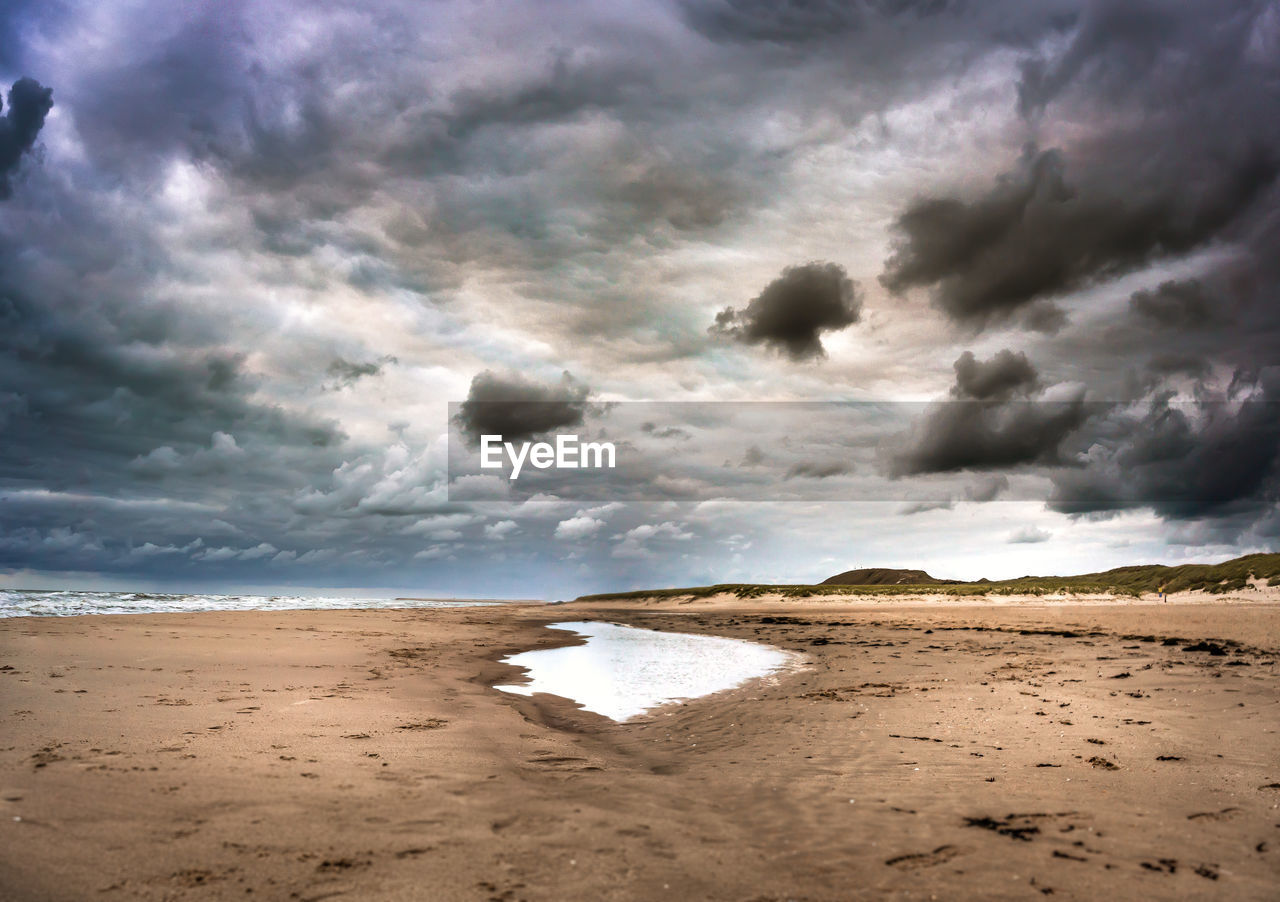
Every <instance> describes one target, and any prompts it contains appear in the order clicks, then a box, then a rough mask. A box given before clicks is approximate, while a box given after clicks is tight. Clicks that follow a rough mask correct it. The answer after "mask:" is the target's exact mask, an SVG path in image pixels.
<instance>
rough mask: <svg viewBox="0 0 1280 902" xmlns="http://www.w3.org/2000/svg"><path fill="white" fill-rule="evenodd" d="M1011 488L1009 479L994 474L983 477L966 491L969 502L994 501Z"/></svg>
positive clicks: (966, 498)
mask: <svg viewBox="0 0 1280 902" xmlns="http://www.w3.org/2000/svg"><path fill="white" fill-rule="evenodd" d="M1008 488H1009V477H1007V476H1004V475H1002V474H999V473H997V474H994V475H988V476H984V477H981V478H980V479H978V480H977V481H975V482H974V483H973V485H971V486H969V487H968V488H966V489H965V490H964V497H965V500H967V501H979V502H981V501H994V500H996V498H997V497H999V495H1000V493H1001V492H1003V491H1005V490H1006V489H1008Z"/></svg>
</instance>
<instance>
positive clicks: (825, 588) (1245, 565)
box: [578, 554, 1280, 601]
mask: <svg viewBox="0 0 1280 902" xmlns="http://www.w3.org/2000/svg"><path fill="white" fill-rule="evenodd" d="M1250 580H1259V581H1261V582H1262V583H1264V584H1266V585H1268V586H1280V554H1249V555H1245V556H1244V557H1239V558H1235V559H1233V560H1230V561H1224V562H1223V563H1221V564H1183V565H1181V566H1177V567H1167V566H1164V565H1161V564H1149V565H1145V566H1137V567H1117V568H1115V569H1114V570H1106V571H1103V572H1102V573H1086V574H1082V575H1080V576H1023V577H1019V578H1018V579H1006V580H998V581H995V582H987V581H985V580H984V581H979V582H968V583H966V582H942V581H938V582H921V583H909V584H893V585H852V586H842V585H830V584H821V585H812V586H805V585H768V584H752V583H719V584H717V585H714V586H693V587H688V588H678V589H643V590H638V591H634V592H606V593H603V594H599V595H583V596H581V597H580V598H579V599H578V601H625V600H628V599H638V598H674V597H691V598H709V597H710V596H712V595H720V594H728V595H735V596H737V597H738V598H756V597H759V596H761V595H781V596H782V597H783V598H809V597H815V596H822V595H923V594H928V595H951V596H956V597H965V596H974V595H1127V596H1132V597H1135V598H1136V597H1138V596H1140V595H1143V594H1145V593H1148V592H1186V591H1202V592H1213V593H1222V592H1235V591H1239V590H1241V589H1243V588H1245V587H1246V586H1248V585H1249V583H1250Z"/></svg>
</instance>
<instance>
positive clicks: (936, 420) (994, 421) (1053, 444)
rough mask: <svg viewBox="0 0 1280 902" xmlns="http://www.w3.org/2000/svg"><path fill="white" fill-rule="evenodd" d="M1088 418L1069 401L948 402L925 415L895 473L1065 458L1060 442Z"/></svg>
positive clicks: (1005, 465) (1054, 461)
mask: <svg viewBox="0 0 1280 902" xmlns="http://www.w3.org/2000/svg"><path fill="white" fill-rule="evenodd" d="M1088 417H1089V411H1088V409H1087V406H1086V405H1085V403H1084V400H1083V397H1077V398H1075V399H1072V400H1069V401H1009V402H1005V403H994V402H982V401H949V402H946V403H943V404H941V405H939V406H938V407H936V408H935V409H934V410H933V411H932V412H931V413H930V414H929V415H927V416H926V417H925V418H924V420H923V421H922V423H921V424H920V426H919V427H918V428H917V429H916V431H915V432H914V433H913V435H912V436H911V437H910V440H909V442H908V445H907V447H906V448H905V449H904V450H902V451H900V452H899V453H897V454H896V455H895V456H894V458H893V461H892V465H891V467H890V473H891V474H892V475H893V476H895V477H901V476H914V475H921V474H925V473H949V472H956V471H959V470H984V469H1004V468H1013V467H1018V466H1022V465H1026V464H1043V465H1053V464H1061V463H1063V462H1064V461H1063V456H1062V454H1061V452H1060V449H1061V447H1062V444H1063V442H1064V441H1065V440H1066V439H1067V437H1068V436H1070V435H1072V434H1073V433H1074V432H1076V431H1077V430H1078V429H1079V428H1080V427H1081V426H1082V425H1083V424H1084V422H1085V420H1087V419H1088Z"/></svg>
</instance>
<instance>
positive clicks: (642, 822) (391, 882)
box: [0, 600, 1280, 902]
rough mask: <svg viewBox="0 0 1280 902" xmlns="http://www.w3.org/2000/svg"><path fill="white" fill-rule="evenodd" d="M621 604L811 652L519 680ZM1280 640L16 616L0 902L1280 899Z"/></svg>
mask: <svg viewBox="0 0 1280 902" xmlns="http://www.w3.org/2000/svg"><path fill="white" fill-rule="evenodd" d="M1201 601H1202V600H1201ZM592 618H595V619H607V620H612V621H614V622H622V623H631V624H634V625H637V626H647V627H653V628H658V629H673V630H682V631H687V632H698V633H714V634H718V635H726V636H736V637H742V638H749V639H756V640H759V641H763V642H769V643H772V644H775V645H778V646H780V647H783V648H787V649H792V650H795V651H799V652H802V653H803V655H804V656H805V658H806V660H807V665H806V666H805V667H804V669H801V670H798V671H795V672H791V673H786V674H782V675H779V676H778V677H776V678H772V679H767V680H762V681H757V682H755V683H754V684H751V685H748V686H747V687H744V688H742V689H739V690H734V691H731V692H728V693H722V694H720V695H718V696H714V697H711V698H708V699H703V700H699V701H694V702H690V703H688V704H685V705H679V706H673V707H671V708H668V709H664V710H662V711H659V712H655V713H654V714H652V715H650V716H645V717H643V718H640V719H639V720H638V721H636V722H632V723H628V724H623V725H618V724H613V723H611V722H609V721H607V720H605V719H603V718H600V717H598V716H595V715H591V714H587V713H584V712H581V711H579V710H578V709H576V708H575V707H574V706H572V705H571V704H568V703H566V702H563V701H559V700H556V699H553V698H550V697H547V696H539V697H536V698H535V699H525V698H521V697H517V696H511V695H506V694H502V693H498V692H496V691H494V690H492V689H491V688H490V686H491V685H492V684H493V683H494V682H505V681H510V680H512V679H513V678H514V677H516V675H517V673H518V672H517V671H515V670H514V669H513V668H510V667H507V666H505V665H501V664H499V663H497V660H498V658H500V657H501V656H502V655H504V654H507V653H510V652H515V651H522V650H525V649H528V648H531V647H535V646H546V647H550V646H552V645H556V644H565V643H566V642H568V641H572V640H571V639H570V638H569V637H568V636H567V635H566V634H564V633H557V632H555V631H549V630H544V629H542V628H541V625H542V624H544V623H548V622H554V621H557V620H573V619H592ZM1278 648H1280V606H1277V605H1275V604H1273V603H1267V602H1260V601H1252V602H1248V603H1222V602H1215V603H1212V604H1206V603H1200V602H1196V601H1185V600H1184V601H1183V603H1180V604H1169V605H1152V604H1134V605H1129V604H1124V605H1117V604H1065V603H1062V604H1053V603H1050V604H1043V603H1036V604H1030V603H1026V602H1024V603H1020V604H1009V603H1004V604H982V603H973V602H963V603H959V602H947V603H933V604H925V603H914V602H912V601H902V600H899V601H895V602H893V603H876V602H874V601H871V602H851V601H841V602H831V601H823V602H814V603H804V602H789V603H777V602H772V603H771V602H767V601H765V602H732V601H725V600H721V601H704V602H700V603H697V604H681V603H680V601H679V600H673V601H668V602H664V603H663V604H656V605H650V606H646V605H643V604H632V605H615V606H613V607H610V606H607V605H586V604H581V603H575V604H571V605H566V606H556V607H550V608H548V607H537V606H532V605H522V606H512V607H509V608H473V609H437V610H416V611H400V610H396V611H344V612H334V611H324V612H311V611H304V612H280V613H239V614H233V613H206V614H181V615H177V614H173V615H140V616H107V617H77V618H66V619H30V618H24V619H12V620H6V621H0V687H2V689H0V691H2V692H3V696H2V700H0V715H2V716H3V718H4V721H3V722H4V731H3V737H2V738H0V798H2V799H3V801H2V802H0V812H2V820H0V898H3V899H5V900H46V899H47V900H86V899H94V900H103V902H113V900H125V899H157V900H158V899H192V900H205V899H209V900H213V899H268V900H275V899H279V900H321V899H352V900H364V899H372V900H381V899H413V900H417V899H468V900H470V899H481V900H483V899H496V900H515V899H536V900H553V899H657V898H673V899H685V898H688V899H703V898H706V899H725V900H761V902H762V900H770V899H778V900H781V899H809V900H837V899H859V898H868V899H880V898H901V899H930V898H937V899H948V900H950V899H1033V898H1041V897H1042V895H1052V896H1053V897H1054V898H1066V899H1097V898H1102V897H1110V898H1113V899H1156V898H1158V899H1180V898H1186V899H1207V898H1223V899H1275V898H1277V895H1278V890H1277V887H1280V807H1278V805H1280V734H1278V732H1277V731H1278V730H1280V695H1278V694H1277V689H1280V674H1278V673H1277V670H1280V664H1277V660H1278V657H1277V649H1278Z"/></svg>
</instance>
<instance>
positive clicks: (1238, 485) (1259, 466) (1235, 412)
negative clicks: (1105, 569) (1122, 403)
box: [1051, 367, 1280, 520]
mask: <svg viewBox="0 0 1280 902" xmlns="http://www.w3.org/2000/svg"><path fill="white" fill-rule="evenodd" d="M1095 432H1096V435H1094V436H1093V444H1094V446H1095V447H1094V449H1093V451H1092V452H1091V455H1090V457H1091V459H1090V464H1089V466H1088V467H1085V468H1082V469H1078V470H1074V471H1064V472H1061V473H1057V474H1055V475H1054V477H1053V481H1054V492H1053V495H1052V497H1051V507H1052V508H1053V509H1055V510H1059V511H1062V512H1065V513H1073V514H1082V513H1093V512H1097V511H1109V510H1114V509H1117V508H1120V507H1148V508H1150V509H1152V510H1154V511H1156V512H1157V513H1158V514H1160V515H1161V516H1163V517H1165V518H1167V519H1175V520H1181V519H1194V518H1201V517H1206V516H1223V517H1228V518H1229V517H1238V516H1240V515H1241V514H1242V513H1243V514H1245V515H1248V514H1250V512H1252V516H1253V517H1254V518H1256V517H1258V516H1260V515H1262V514H1263V513H1265V512H1267V511H1269V510H1273V509H1274V505H1275V504H1276V503H1277V502H1280V367H1268V368H1266V369H1264V370H1263V371H1262V372H1261V373H1260V374H1259V378H1258V380H1257V381H1256V382H1255V383H1254V384H1253V385H1252V386H1251V390H1250V392H1249V394H1248V397H1247V398H1246V399H1245V400H1243V401H1241V402H1237V403H1232V402H1226V401H1220V400H1219V401H1203V402H1196V403H1182V404H1180V403H1177V402H1174V401H1171V400H1170V399H1169V398H1168V397H1167V396H1166V397H1163V398H1157V399H1156V401H1155V402H1154V403H1152V404H1151V405H1150V407H1149V409H1148V410H1147V411H1146V412H1145V413H1143V414H1141V415H1139V416H1133V415H1128V416H1123V415H1121V414H1117V415H1116V416H1115V417H1114V418H1112V419H1111V420H1110V421H1109V422H1101V423H1098V424H1097V425H1096V427H1095Z"/></svg>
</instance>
